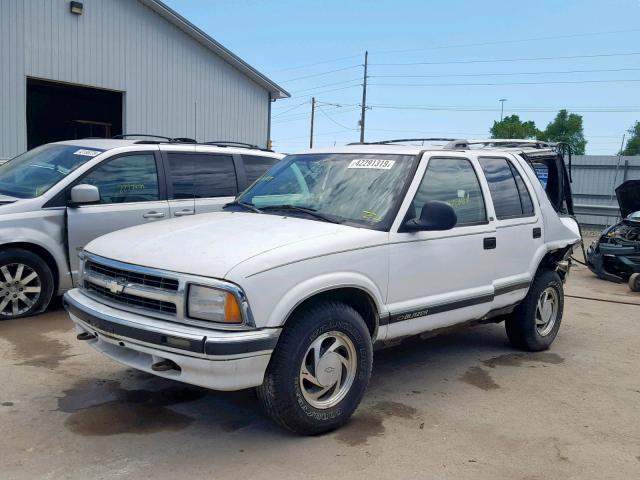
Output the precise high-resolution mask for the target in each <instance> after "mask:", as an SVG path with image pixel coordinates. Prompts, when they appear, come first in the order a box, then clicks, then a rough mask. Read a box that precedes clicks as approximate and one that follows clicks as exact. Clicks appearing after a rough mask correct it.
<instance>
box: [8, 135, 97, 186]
mask: <svg viewBox="0 0 640 480" xmlns="http://www.w3.org/2000/svg"><path fill="white" fill-rule="evenodd" d="M102 152H104V150H99V149H94V148H91V149H90V148H87V147H79V146H77V145H61V144H55V143H54V144H48V145H42V146H40V147H37V148H34V149H33V150H29V151H28V152H26V153H23V154H22V155H19V156H17V157H15V158H14V159H12V160H9V161H8V162H7V163H5V164H4V165H2V166H0V194H3V195H9V196H12V197H17V198H34V197H37V196H39V195H42V194H43V193H44V192H46V191H47V190H49V189H50V188H51V187H52V186H54V185H55V184H56V183H58V182H59V181H60V180H62V179H63V178H64V177H66V176H67V175H69V173H71V172H72V171H73V170H75V169H76V168H78V167H79V166H80V165H82V164H84V163H85V162H87V161H89V160H91V159H92V158H93V157H95V156H96V155H100V154H101V153H102Z"/></svg>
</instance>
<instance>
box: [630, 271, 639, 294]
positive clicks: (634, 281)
mask: <svg viewBox="0 0 640 480" xmlns="http://www.w3.org/2000/svg"><path fill="white" fill-rule="evenodd" d="M629 290H631V291H632V292H640V273H634V274H633V275H631V276H630V277H629Z"/></svg>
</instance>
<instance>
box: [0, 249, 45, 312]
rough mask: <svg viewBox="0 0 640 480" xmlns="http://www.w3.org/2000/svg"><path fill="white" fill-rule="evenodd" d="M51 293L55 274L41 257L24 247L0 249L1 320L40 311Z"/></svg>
mask: <svg viewBox="0 0 640 480" xmlns="http://www.w3.org/2000/svg"><path fill="white" fill-rule="evenodd" d="M52 295H53V275H52V273H51V269H50V268H49V266H48V265H47V264H46V262H45V261H44V260H42V258H40V257H39V256H38V255H36V254H34V253H32V252H30V251H28V250H23V249H21V248H10V249H8V250H4V251H2V252H0V320H10V319H13V318H19V317H26V316H29V315H33V314H35V313H39V312H41V311H42V310H44V309H45V308H46V307H47V305H49V302H50V301H51V296H52Z"/></svg>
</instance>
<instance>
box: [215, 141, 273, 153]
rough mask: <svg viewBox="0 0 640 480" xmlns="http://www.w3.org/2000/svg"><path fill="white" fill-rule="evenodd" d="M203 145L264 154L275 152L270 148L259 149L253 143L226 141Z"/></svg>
mask: <svg viewBox="0 0 640 480" xmlns="http://www.w3.org/2000/svg"><path fill="white" fill-rule="evenodd" d="M203 145H213V146H216V147H236V148H250V149H252V150H262V151H263V152H273V150H270V149H268V148H262V147H259V146H258V145H254V144H252V143H245V142H229V141H226V140H212V141H208V142H203Z"/></svg>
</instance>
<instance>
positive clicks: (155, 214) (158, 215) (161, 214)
mask: <svg viewBox="0 0 640 480" xmlns="http://www.w3.org/2000/svg"><path fill="white" fill-rule="evenodd" d="M162 217H164V212H156V211H151V212H147V213H144V214H142V218H162Z"/></svg>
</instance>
